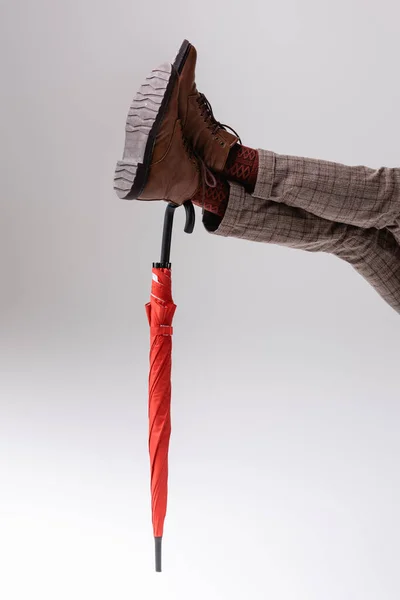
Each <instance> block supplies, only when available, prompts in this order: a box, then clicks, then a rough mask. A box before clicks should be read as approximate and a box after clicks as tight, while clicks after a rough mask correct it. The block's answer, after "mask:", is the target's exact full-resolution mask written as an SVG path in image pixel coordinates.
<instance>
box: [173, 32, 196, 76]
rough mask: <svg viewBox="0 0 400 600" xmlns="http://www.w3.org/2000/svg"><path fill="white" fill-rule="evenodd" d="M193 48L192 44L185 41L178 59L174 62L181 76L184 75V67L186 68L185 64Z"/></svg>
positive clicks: (177, 56)
mask: <svg viewBox="0 0 400 600" xmlns="http://www.w3.org/2000/svg"><path fill="white" fill-rule="evenodd" d="M191 47H192V44H191V43H190V42H188V41H187V40H184V41H183V42H182V45H181V47H180V48H179V52H178V54H177V55H176V58H175V61H174V68H175V69H176V70H177V71H178V74H179V75H180V74H181V73H182V70H183V67H184V66H185V62H186V60H187V57H188V56H189V51H190V48H191Z"/></svg>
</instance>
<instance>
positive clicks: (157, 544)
mask: <svg viewBox="0 0 400 600" xmlns="http://www.w3.org/2000/svg"><path fill="white" fill-rule="evenodd" d="M154 542H155V550H156V573H161V542H162V537H155V538H154Z"/></svg>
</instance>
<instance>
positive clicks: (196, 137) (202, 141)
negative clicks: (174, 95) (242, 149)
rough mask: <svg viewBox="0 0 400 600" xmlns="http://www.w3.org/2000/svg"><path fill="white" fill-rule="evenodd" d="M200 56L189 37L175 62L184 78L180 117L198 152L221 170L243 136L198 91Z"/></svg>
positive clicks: (210, 164)
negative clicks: (216, 112)
mask: <svg viewBox="0 0 400 600" xmlns="http://www.w3.org/2000/svg"><path fill="white" fill-rule="evenodd" d="M196 60H197V52H196V48H195V47H194V46H192V44H190V42H188V41H187V40H185V41H184V42H183V44H182V46H181V48H180V50H179V52H178V55H177V57H176V59H175V62H174V67H175V68H176V70H177V71H178V73H179V79H180V86H179V117H180V119H181V121H182V126H183V133H184V135H185V137H186V138H187V139H188V140H189V142H190V143H191V144H192V146H193V148H194V150H195V151H196V153H197V154H198V155H199V156H200V157H201V158H202V159H203V160H204V162H205V164H206V165H207V167H209V168H210V169H212V170H213V171H217V172H221V171H223V169H224V167H225V163H226V160H227V158H228V154H229V151H230V149H231V148H232V146H234V145H235V144H236V143H237V142H238V141H239V139H240V138H239V136H238V135H237V134H236V132H235V131H234V130H233V129H232V131H233V133H234V134H235V135H233V134H232V133H229V132H228V131H226V129H225V128H226V127H227V125H223V124H222V123H220V122H219V121H217V120H216V119H215V117H214V114H213V111H212V108H211V105H210V103H209V102H208V100H207V98H206V97H205V96H204V94H201V93H200V92H198V90H197V87H196V83H195V70H196ZM229 129H231V128H230V127H229Z"/></svg>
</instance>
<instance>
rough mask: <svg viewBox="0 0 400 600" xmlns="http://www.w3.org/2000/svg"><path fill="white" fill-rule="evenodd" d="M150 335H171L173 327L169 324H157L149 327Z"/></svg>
mask: <svg viewBox="0 0 400 600" xmlns="http://www.w3.org/2000/svg"><path fill="white" fill-rule="evenodd" d="M150 331H151V333H152V335H172V334H173V332H174V328H173V327H171V326H169V325H157V326H154V327H150Z"/></svg>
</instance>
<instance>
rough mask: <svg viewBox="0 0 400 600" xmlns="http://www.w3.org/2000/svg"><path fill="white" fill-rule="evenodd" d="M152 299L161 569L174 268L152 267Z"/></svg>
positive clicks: (152, 434)
mask: <svg viewBox="0 0 400 600" xmlns="http://www.w3.org/2000/svg"><path fill="white" fill-rule="evenodd" d="M152 276H153V279H152V286H151V298H150V302H148V303H147V304H146V313H147V318H148V321H149V325H150V372H149V452H150V465H151V505H152V521H153V531H154V538H155V548H156V571H161V540H162V535H163V529H164V520H165V515H166V512H167V495H168V449H169V440H170V435H171V363H172V333H173V328H172V320H173V317H174V313H175V310H176V305H175V304H174V302H173V300H172V288H171V269H165V268H155V267H153V270H152Z"/></svg>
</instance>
